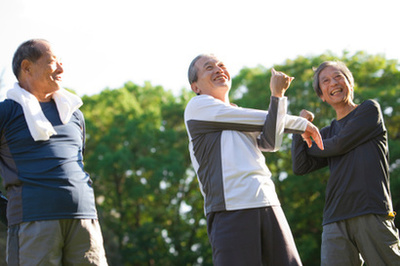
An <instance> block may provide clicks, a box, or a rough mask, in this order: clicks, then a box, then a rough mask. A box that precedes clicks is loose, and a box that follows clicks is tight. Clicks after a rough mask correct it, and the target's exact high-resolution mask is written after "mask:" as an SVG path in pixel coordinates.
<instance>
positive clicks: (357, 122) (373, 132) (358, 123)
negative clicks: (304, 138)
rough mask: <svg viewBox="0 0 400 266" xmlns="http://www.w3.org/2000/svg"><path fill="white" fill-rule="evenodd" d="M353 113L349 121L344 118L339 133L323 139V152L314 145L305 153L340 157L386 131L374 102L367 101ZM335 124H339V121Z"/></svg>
mask: <svg viewBox="0 0 400 266" xmlns="http://www.w3.org/2000/svg"><path fill="white" fill-rule="evenodd" d="M353 112H354V114H352V117H351V118H350V119H346V118H344V119H346V121H345V124H343V125H341V129H340V131H339V132H335V134H334V136H333V137H331V138H327V139H323V142H324V148H325V149H324V150H320V149H319V148H318V147H317V146H316V145H315V143H314V144H313V146H312V147H311V148H310V149H308V150H307V153H308V154H309V155H311V156H317V157H334V156H340V155H343V154H345V153H348V152H349V151H351V150H353V149H354V148H356V147H358V146H359V145H361V144H363V143H365V142H367V141H369V140H371V139H373V138H375V137H376V136H378V135H381V134H382V133H383V132H385V131H386V129H385V126H384V123H383V118H382V113H381V109H380V106H379V104H378V103H377V102H376V101H373V100H368V101H366V102H365V103H364V104H363V105H360V106H359V107H358V108H357V109H355V110H354V111H353ZM336 123H339V124H341V120H340V121H336ZM332 135H333V134H332Z"/></svg>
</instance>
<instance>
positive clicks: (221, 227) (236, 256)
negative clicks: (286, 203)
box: [207, 206, 302, 266]
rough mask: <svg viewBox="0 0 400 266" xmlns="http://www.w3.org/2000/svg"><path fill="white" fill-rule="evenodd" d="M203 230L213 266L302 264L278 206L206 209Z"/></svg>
mask: <svg viewBox="0 0 400 266" xmlns="http://www.w3.org/2000/svg"><path fill="white" fill-rule="evenodd" d="M207 231H208V236H209V239H210V243H211V246H212V249H213V261H214V264H215V265H216V266H224V265H227V266H228V265H229V266H233V265H238V266H239V265H243V266H257V265H271V266H278V265H302V264H301V260H300V256H299V254H298V252H297V248H296V245H295V243H294V239H293V236H292V232H291V230H290V227H289V225H288V223H287V220H286V217H285V215H284V213H283V211H282V208H281V207H280V206H274V207H266V208H257V209H246V210H238V211H224V212H213V213H209V214H208V215H207Z"/></svg>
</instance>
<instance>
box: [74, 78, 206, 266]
mask: <svg viewBox="0 0 400 266" xmlns="http://www.w3.org/2000/svg"><path fill="white" fill-rule="evenodd" d="M188 99H189V94H188V93H187V92H185V91H182V95H181V96H180V97H174V96H173V95H172V93H170V92H165V91H164V90H163V88H162V87H160V86H157V87H153V86H151V84H149V83H146V84H145V85H144V86H143V87H141V86H137V85H135V84H133V83H127V84H125V86H124V87H123V88H121V89H117V90H104V91H103V92H101V93H100V94H99V95H95V96H91V97H84V98H83V101H84V103H85V104H84V106H83V108H82V111H83V112H84V114H85V117H86V127H87V146H86V155H85V162H86V170H87V171H88V172H90V174H91V177H92V178H93V180H94V184H95V192H96V195H97V196H96V200H97V204H98V208H99V213H100V218H101V222H102V229H103V232H104V238H105V245H106V249H107V254H108V258H109V260H110V263H111V264H112V265H193V264H195V263H197V262H198V261H200V262H201V261H203V262H207V261H210V260H209V258H210V256H209V254H208V251H207V249H208V242H207V237H204V233H205V231H204V224H205V222H204V214H203V211H202V207H201V204H200V202H201V200H202V199H201V195H199V193H195V192H197V180H196V179H195V178H194V174H193V173H192V172H191V171H190V159H189V154H188V149H187V145H188V141H187V136H186V129H185V127H184V124H183V111H184V107H185V106H186V103H187V101H188ZM205 250H206V251H205Z"/></svg>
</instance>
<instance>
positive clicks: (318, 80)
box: [292, 61, 400, 266]
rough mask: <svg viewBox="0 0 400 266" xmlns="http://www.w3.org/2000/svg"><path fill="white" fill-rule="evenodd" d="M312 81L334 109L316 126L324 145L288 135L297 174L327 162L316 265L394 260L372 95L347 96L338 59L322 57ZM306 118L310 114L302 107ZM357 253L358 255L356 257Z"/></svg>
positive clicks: (398, 257)
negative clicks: (326, 122)
mask: <svg viewBox="0 0 400 266" xmlns="http://www.w3.org/2000/svg"><path fill="white" fill-rule="evenodd" d="M313 87H314V90H315V92H316V94H317V95H318V96H319V97H320V98H321V100H322V101H324V102H326V103H328V104H329V105H330V106H332V108H333V109H335V111H336V119H334V120H333V121H332V123H331V125H330V126H328V127H325V128H323V129H322V130H321V135H322V138H323V143H324V147H325V149H324V150H323V151H321V150H319V149H318V148H316V147H315V146H312V147H311V148H307V145H305V144H304V143H303V141H302V139H301V137H300V136H299V135H295V136H294V137H293V142H292V160H293V171H294V173H296V174H299V175H303V174H306V173H309V172H312V171H314V170H317V169H320V168H323V167H326V166H329V169H330V177H329V181H328V184H327V187H326V196H325V208H324V214H323V232H322V245H321V264H322V265H354V266H355V265H362V263H363V262H362V260H364V261H365V262H366V264H367V265H400V242H399V235H398V230H397V228H396V227H395V225H394V212H393V206H392V199H391V195H390V182H389V150H388V142H387V139H388V137H387V131H386V128H385V124H384V121H383V116H382V111H381V108H380V106H379V104H378V102H376V101H375V100H366V101H364V102H363V103H361V104H360V105H358V104H355V103H354V102H353V97H354V96H353V95H354V78H353V75H352V73H351V72H350V70H349V69H348V68H347V67H346V65H345V64H344V63H342V62H332V61H326V62H324V63H322V64H321V65H320V66H319V67H318V68H317V70H316V71H315V74H314V82H313ZM301 116H304V117H306V118H307V119H309V120H310V121H312V120H313V118H314V115H313V114H312V113H311V112H309V111H307V110H303V111H302V112H301ZM360 255H361V257H362V258H360Z"/></svg>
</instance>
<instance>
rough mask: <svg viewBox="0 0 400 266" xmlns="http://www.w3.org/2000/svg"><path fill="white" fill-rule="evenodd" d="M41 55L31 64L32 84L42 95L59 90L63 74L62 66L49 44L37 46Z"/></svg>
mask: <svg viewBox="0 0 400 266" xmlns="http://www.w3.org/2000/svg"><path fill="white" fill-rule="evenodd" d="M37 45H39V47H40V49H41V50H42V52H43V55H42V56H41V57H40V58H39V59H38V60H37V61H36V62H35V63H33V64H32V82H33V83H34V84H35V86H36V87H37V88H40V89H41V90H42V92H44V93H52V92H55V91H56V90H58V89H59V88H60V83H61V80H62V79H61V74H62V73H63V72H64V70H63V68H62V64H61V62H60V61H59V59H58V58H57V56H56V55H55V54H54V53H53V50H52V49H51V47H50V44H48V43H46V42H42V43H39V44H37Z"/></svg>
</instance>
